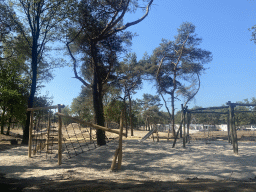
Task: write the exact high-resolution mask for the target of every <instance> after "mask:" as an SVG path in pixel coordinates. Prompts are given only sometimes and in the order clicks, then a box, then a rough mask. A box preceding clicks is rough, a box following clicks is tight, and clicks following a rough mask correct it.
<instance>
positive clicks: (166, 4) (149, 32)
mask: <svg viewBox="0 0 256 192" xmlns="http://www.w3.org/2000/svg"><path fill="white" fill-rule="evenodd" d="M142 15H143V12H141V11H138V12H137V13H136V14H133V15H129V16H126V17H125V19H124V21H125V22H126V21H133V20H135V19H137V18H139V17H141V16H142ZM183 22H191V23H193V24H194V25H195V26H196V29H195V33H196V34H198V37H200V38H202V43H201V44H200V46H199V47H200V48H202V49H205V50H207V51H210V52H212V55H213V60H212V61H211V62H210V63H208V64H206V65H205V67H206V68H207V70H206V71H205V72H204V73H203V74H202V75H201V78H200V79H201V87H200V90H199V92H198V94H197V95H196V97H195V99H194V100H193V101H191V102H190V103H189V104H188V107H189V108H192V107H194V106H201V107H212V106H221V105H223V104H225V103H226V102H228V101H231V102H237V101H243V100H244V99H251V98H252V97H256V89H255V88H256V75H255V73H256V65H255V64H256V63H255V62H256V44H254V42H253V41H251V40H250V39H251V38H252V36H251V31H249V30H248V29H249V28H251V27H252V26H254V25H256V1H254V0H225V1H223V0H214V1H205V0H193V1H191V0H154V2H153V5H152V7H151V9H150V12H149V15H148V17H146V18H145V20H143V21H142V22H141V23H139V24H137V25H135V26H132V27H130V28H128V30H129V31H131V32H134V33H135V32H136V34H137V35H138V36H137V37H135V38H134V39H133V41H132V43H133V45H132V47H131V52H135V53H136V54H137V58H138V60H139V59H141V58H142V57H143V55H144V53H145V52H147V53H148V54H149V55H150V54H152V51H153V50H154V49H155V48H156V47H158V46H159V44H160V43H161V39H162V38H164V39H168V40H174V38H173V37H174V36H175V35H177V28H179V26H180V25H181V24H182V23H183ZM54 75H55V78H54V79H53V80H52V81H51V82H50V83H47V84H45V86H46V87H45V88H44V89H42V91H41V94H42V95H45V93H46V91H48V92H49V96H53V104H54V105H55V104H64V105H69V106H70V105H71V103H72V101H73V98H75V97H77V96H78V95H79V93H80V91H81V86H82V84H81V83H80V82H79V81H78V80H77V79H75V78H73V77H74V73H73V69H72V68H71V67H65V68H60V69H55V71H54ZM153 85H154V83H152V82H147V81H146V82H144V84H143V88H142V89H141V90H139V91H138V92H137V94H135V95H133V96H132V98H133V99H136V98H138V99H142V95H143V93H149V94H152V95H156V94H157V93H156V89H155V88H154V86H153ZM166 98H168V97H166ZM182 102H183V99H182V98H181V101H177V102H176V105H175V108H176V110H180V104H181V103H182ZM169 107H170V106H169ZM162 110H165V108H164V107H162Z"/></svg>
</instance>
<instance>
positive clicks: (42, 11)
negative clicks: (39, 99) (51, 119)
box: [6, 0, 72, 144]
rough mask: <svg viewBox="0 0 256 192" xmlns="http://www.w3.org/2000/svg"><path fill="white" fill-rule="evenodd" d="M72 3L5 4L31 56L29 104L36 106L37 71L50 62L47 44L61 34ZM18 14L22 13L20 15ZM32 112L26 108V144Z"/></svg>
mask: <svg viewBox="0 0 256 192" xmlns="http://www.w3.org/2000/svg"><path fill="white" fill-rule="evenodd" d="M69 3H72V0H11V1H9V5H7V4H6V7H8V12H7V13H8V16H7V17H8V18H10V19H11V20H12V22H14V23H15V26H16V30H17V31H18V32H19V33H20V34H22V36H23V38H24V39H25V43H26V45H28V47H29V52H30V56H31V60H30V62H31V65H30V69H31V73H32V74H31V86H30V94H29V98H28V108H31V107H33V103H34V97H35V93H36V89H37V80H38V72H39V70H40V68H41V69H42V68H45V67H46V65H47V63H48V62H46V61H47V60H46V59H44V54H45V53H47V51H48V49H49V47H47V46H46V44H47V43H49V42H50V41H54V40H56V39H58V38H60V37H61V34H60V33H57V31H59V26H60V25H61V23H62V21H63V20H64V19H65V18H66V15H67V13H68V11H69V9H68V7H69V5H68V4H69ZM16 15H19V17H18V18H17V17H16ZM43 61H44V62H43ZM51 67H52V66H51ZM29 116H30V112H27V121H26V126H25V129H24V132H23V141H22V142H23V144H27V143H28V133H29V123H30V122H29V119H30V118H29Z"/></svg>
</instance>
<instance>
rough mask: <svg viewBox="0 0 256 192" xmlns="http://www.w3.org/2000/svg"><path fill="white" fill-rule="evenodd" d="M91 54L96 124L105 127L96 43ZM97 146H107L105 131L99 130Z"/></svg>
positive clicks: (97, 132)
mask: <svg viewBox="0 0 256 192" xmlns="http://www.w3.org/2000/svg"><path fill="white" fill-rule="evenodd" d="M91 54H92V65H93V66H94V71H93V85H92V92H93V108H94V119H95V123H96V124H97V125H100V126H104V123H105V119H104V111H103V103H102V83H101V82H100V74H99V70H98V63H97V50H96V44H95V43H94V42H92V43H91ZM96 136H97V144H98V145H99V146H101V145H106V141H105V131H103V130H100V129H97V131H96Z"/></svg>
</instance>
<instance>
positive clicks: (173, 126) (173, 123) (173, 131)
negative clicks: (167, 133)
mask: <svg viewBox="0 0 256 192" xmlns="http://www.w3.org/2000/svg"><path fill="white" fill-rule="evenodd" d="M171 98H172V135H173V137H175V122H174V112H175V108H174V92H173V93H172V95H171Z"/></svg>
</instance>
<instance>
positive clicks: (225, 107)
mask: <svg viewBox="0 0 256 192" xmlns="http://www.w3.org/2000/svg"><path fill="white" fill-rule="evenodd" d="M227 108H228V106H222V107H207V108H198V109H193V110H188V111H200V110H211V109H227Z"/></svg>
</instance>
